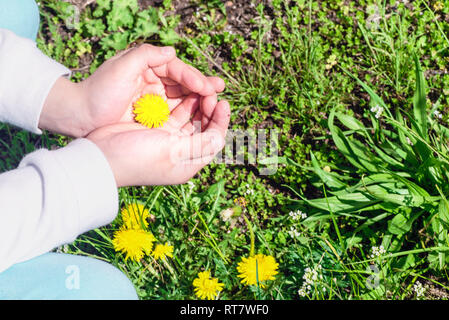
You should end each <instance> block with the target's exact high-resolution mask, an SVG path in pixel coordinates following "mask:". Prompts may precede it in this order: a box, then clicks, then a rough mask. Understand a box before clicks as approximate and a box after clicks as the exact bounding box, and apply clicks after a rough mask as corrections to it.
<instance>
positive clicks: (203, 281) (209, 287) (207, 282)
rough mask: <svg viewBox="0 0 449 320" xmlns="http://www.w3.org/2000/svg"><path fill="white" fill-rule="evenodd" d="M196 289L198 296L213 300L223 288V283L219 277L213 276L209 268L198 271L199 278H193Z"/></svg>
mask: <svg viewBox="0 0 449 320" xmlns="http://www.w3.org/2000/svg"><path fill="white" fill-rule="evenodd" d="M193 286H194V287H195V289H194V291H195V294H196V296H197V297H198V298H200V299H207V300H213V299H215V298H216V297H217V295H218V293H219V292H220V291H221V290H223V283H220V282H218V279H217V278H212V277H211V276H210V272H209V271H208V270H206V271H203V272H200V273H198V278H196V279H195V280H193Z"/></svg>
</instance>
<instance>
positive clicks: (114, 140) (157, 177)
mask: <svg viewBox="0 0 449 320" xmlns="http://www.w3.org/2000/svg"><path fill="white" fill-rule="evenodd" d="M203 110H207V112H208V114H206V113H205V112H204V111H203ZM229 118H230V109H229V104H228V102H226V101H220V102H218V103H217V101H216V100H215V101H214V100H213V99H201V97H200V96H199V95H197V94H190V95H189V96H188V97H187V98H185V99H184V100H183V102H182V103H180V104H179V105H178V106H177V107H176V108H175V109H174V110H173V111H172V113H171V115H170V119H169V120H168V122H166V123H165V125H164V126H163V127H161V128H155V129H148V128H146V127H144V126H142V125H140V124H138V123H131V122H128V123H126V122H124V123H118V124H114V125H110V126H106V127H103V128H100V129H98V130H96V131H94V132H92V133H91V134H90V135H89V136H88V137H87V138H88V139H90V140H91V141H93V142H94V143H95V144H96V145H97V146H98V147H99V148H100V149H101V150H102V151H103V154H104V155H105V156H106V158H107V160H108V162H109V164H110V165H111V168H112V171H113V172H114V176H115V179H116V182H117V186H118V187H123V186H134V185H140V186H143V185H167V184H181V183H185V182H186V181H188V180H189V179H190V178H191V177H193V176H194V175H195V174H196V173H197V172H198V171H199V170H200V169H201V168H202V167H204V166H205V165H207V164H208V163H209V162H210V161H211V160H212V159H213V158H214V156H215V155H216V154H217V153H218V152H219V151H220V150H221V149H222V148H223V146H224V141H225V140H224V138H225V136H226V131H227V128H228V125H229ZM197 121H198V122H202V123H207V127H202V129H201V130H198V128H197V126H196V122H197ZM195 128H196V129H197V130H195Z"/></svg>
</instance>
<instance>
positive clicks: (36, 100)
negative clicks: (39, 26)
mask: <svg viewBox="0 0 449 320" xmlns="http://www.w3.org/2000/svg"><path fill="white" fill-rule="evenodd" d="M69 75H70V70H69V69H67V68H66V67H64V66H63V65H62V64H60V63H57V62H56V61H54V60H52V59H50V58H49V57H47V56H46V55H44V54H43V53H42V52H41V51H40V50H39V49H38V48H37V47H36V43H35V42H33V41H32V40H29V39H25V38H21V37H18V36H17V35H15V34H14V33H13V32H11V31H9V30H6V29H0V122H7V123H9V124H13V125H15V126H18V127H20V128H23V129H25V130H28V131H31V132H33V133H37V134H40V133H42V132H41V130H40V129H39V128H38V123H39V117H40V114H41V111H42V108H43V106H44V102H45V99H46V98H47V96H48V94H49V92H50V90H51V88H52V87H53V85H54V83H55V82H56V80H57V79H58V78H60V77H61V76H69Z"/></svg>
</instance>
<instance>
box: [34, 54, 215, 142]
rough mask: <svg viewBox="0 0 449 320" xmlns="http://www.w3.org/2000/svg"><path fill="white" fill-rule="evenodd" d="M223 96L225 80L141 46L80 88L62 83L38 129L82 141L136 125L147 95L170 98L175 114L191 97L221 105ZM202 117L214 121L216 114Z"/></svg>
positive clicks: (54, 91) (112, 61) (113, 61)
mask: <svg viewBox="0 0 449 320" xmlns="http://www.w3.org/2000/svg"><path fill="white" fill-rule="evenodd" d="M223 90H224V82H223V80H221V79H219V78H217V77H205V76H204V75H202V74H201V73H200V72H199V71H198V70H196V69H195V68H193V67H191V66H189V65H187V64H185V63H183V62H182V61H181V60H179V59H178V58H176V56H175V50H174V49H173V48H171V47H155V46H152V45H142V46H140V47H137V48H133V49H130V50H128V51H125V52H122V53H119V54H118V55H117V56H115V57H113V58H111V59H109V60H108V61H106V62H105V63H104V64H103V65H101V66H100V67H99V68H98V69H97V70H96V72H95V73H94V74H93V75H92V76H90V77H89V78H87V79H86V80H84V81H82V82H81V83H79V84H75V83H72V82H70V81H69V80H67V79H63V78H61V79H59V80H58V81H57V83H56V84H55V86H54V87H53V88H52V90H51V92H50V94H49V96H48V98H47V100H46V102H45V104H44V108H43V111H42V113H41V118H40V121H39V127H40V128H42V129H48V130H51V131H54V132H57V133H61V134H67V135H70V136H74V137H83V136H86V135H87V134H88V133H90V132H91V131H93V130H95V129H97V128H100V127H103V126H105V125H110V124H115V123H119V122H120V123H121V122H123V123H126V122H128V123H133V122H134V120H133V115H132V105H133V103H134V102H135V101H136V100H137V99H138V98H139V97H140V96H142V95H143V94H145V93H157V94H159V95H161V96H162V97H164V98H166V99H167V102H168V104H169V107H170V110H172V109H174V108H175V107H177V106H178V105H179V104H180V103H182V102H183V101H184V100H185V98H186V97H187V96H188V95H189V94H190V93H196V94H198V95H200V96H202V97H204V99H207V100H215V101H216V99H217V97H216V93H217V92H221V91H223ZM203 105H210V103H206V104H203ZM205 108H207V107H205ZM203 112H204V113H205V114H206V115H208V116H209V117H210V115H211V110H207V109H204V110H203Z"/></svg>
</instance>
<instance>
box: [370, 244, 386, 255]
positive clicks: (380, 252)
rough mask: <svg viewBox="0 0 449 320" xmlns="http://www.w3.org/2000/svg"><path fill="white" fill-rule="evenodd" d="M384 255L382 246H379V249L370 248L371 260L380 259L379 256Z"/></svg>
mask: <svg viewBox="0 0 449 320" xmlns="http://www.w3.org/2000/svg"><path fill="white" fill-rule="evenodd" d="M385 253H386V251H385V249H384V247H383V246H382V245H380V246H379V247H376V246H374V247H372V248H371V255H370V257H371V258H377V257H380V256H381V255H384V254H385Z"/></svg>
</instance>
